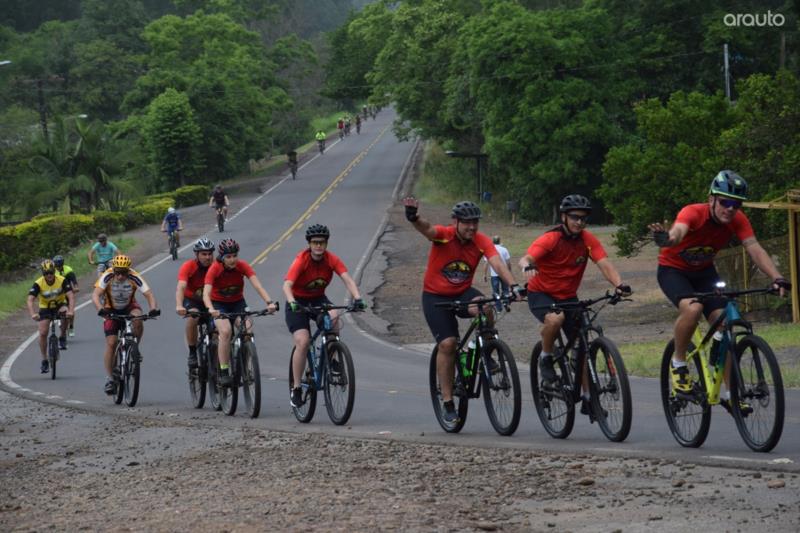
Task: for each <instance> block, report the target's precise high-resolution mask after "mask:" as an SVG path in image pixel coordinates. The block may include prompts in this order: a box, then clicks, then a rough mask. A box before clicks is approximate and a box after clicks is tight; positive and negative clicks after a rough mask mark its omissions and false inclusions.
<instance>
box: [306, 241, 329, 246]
mask: <svg viewBox="0 0 800 533" xmlns="http://www.w3.org/2000/svg"><path fill="white" fill-rule="evenodd" d="M308 243H309V244H310V245H312V246H325V245H326V244H328V241H326V240H321V241H317V240H311V241H308Z"/></svg>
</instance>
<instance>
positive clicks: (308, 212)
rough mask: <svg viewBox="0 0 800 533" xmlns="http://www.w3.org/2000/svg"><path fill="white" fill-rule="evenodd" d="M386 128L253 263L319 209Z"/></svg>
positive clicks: (382, 132) (260, 259)
mask: <svg viewBox="0 0 800 533" xmlns="http://www.w3.org/2000/svg"><path fill="white" fill-rule="evenodd" d="M388 129H389V126H386V127H385V128H383V130H381V132H380V133H379V134H378V136H377V137H376V138H375V140H374V141H372V143H370V145H369V146H367V147H366V148H365V149H364V150H363V151H362V152H361V153H360V154H358V155H357V156H356V157H355V159H353V160H352V161H350V163H349V164H348V165H347V167H345V169H344V170H342V172H341V173H340V174H339V175H338V176H336V177H335V178H334V179H333V181H332V182H331V184H330V185H328V186H327V187H326V188H325V190H324V191H322V193H321V194H320V195H319V196H318V197H317V199H316V200H314V202H313V203H312V204H311V205H310V206H309V207H308V209H306V210H305V212H303V214H302V215H300V216H299V217H298V218H297V220H295V222H294V224H292V225H291V226H289V229H287V230H286V231H285V232H283V235H281V236H280V237H278V239H277V240H276V241H275V242H273V243H272V244H270V245H269V246H267V247H266V248H265V249H264V251H262V252H261V253H260V254H258V255H257V256H256V258H255V259H253V264H256V263H257V264H261V263H263V262H264V261H266V260H267V255H269V253H270V252H271V251H273V250H277V249H278V248H279V247H280V245H281V244H283V242H285V241H287V240H289V237H291V235H292V232H294V231H295V230H296V229H297V228H299V227H301V226H302V225H303V223H304V222H305V221H306V220H308V218H309V217H310V216H311V214H312V213H313V212H314V211H316V210H317V209H319V206H320V205H321V204H322V202H324V201H325V200H327V199H328V198H329V197H330V196H331V194H332V192H333V189H335V188H336V187H337V186H338V185H339V184H340V183H341V182H342V181H343V180H344V178H345V176H347V175H348V174H349V173H350V171H351V170H352V169H353V167H355V166H356V165H357V164H358V163H360V162H361V160H362V159H364V157H365V156H366V155H367V152H369V151H370V150H371V149H372V147H373V146H375V144H376V143H377V142H378V141H379V140H380V138H381V137H383V134H384V133H386V130H388Z"/></svg>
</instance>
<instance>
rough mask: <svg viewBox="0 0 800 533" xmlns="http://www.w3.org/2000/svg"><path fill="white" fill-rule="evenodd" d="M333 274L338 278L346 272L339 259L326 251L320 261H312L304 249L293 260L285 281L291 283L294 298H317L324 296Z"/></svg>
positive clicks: (309, 251) (309, 252)
mask: <svg viewBox="0 0 800 533" xmlns="http://www.w3.org/2000/svg"><path fill="white" fill-rule="evenodd" d="M334 272H336V273H337V274H338V275H340V276H341V275H342V274H344V273H345V272H347V267H346V266H344V263H342V260H341V259H339V258H338V257H337V256H336V255H334V254H332V253H331V252H328V251H327V250H326V251H325V254H324V255H323V256H322V259H321V260H319V261H314V259H313V258H312V257H311V250H309V249H308V248H306V249H305V250H303V251H302V252H300V253H299V254H297V257H295V258H294V261H293V262H292V266H290V267H289V271H288V272H287V273H286V278H285V279H286V281H291V282H292V294H293V295H294V297H295V298H319V297H321V296H324V295H325V287H327V286H328V284H329V283H330V282H331V279H333V273H334Z"/></svg>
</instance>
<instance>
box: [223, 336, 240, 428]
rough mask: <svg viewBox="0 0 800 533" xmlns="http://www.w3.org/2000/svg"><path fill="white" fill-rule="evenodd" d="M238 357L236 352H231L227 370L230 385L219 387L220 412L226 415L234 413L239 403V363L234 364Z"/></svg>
mask: <svg viewBox="0 0 800 533" xmlns="http://www.w3.org/2000/svg"><path fill="white" fill-rule="evenodd" d="M232 351H233V350H232ZM238 357H239V356H238V354H236V353H232V354H231V366H230V368H228V372H230V373H231V384H230V386H229V387H220V388H219V403H220V405H221V406H222V412H223V413H225V414H226V415H228V416H233V415H235V414H236V407H237V406H238V405H239V365H238V364H236V359H237V358H238Z"/></svg>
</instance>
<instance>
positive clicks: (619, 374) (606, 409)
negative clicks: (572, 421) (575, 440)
mask: <svg viewBox="0 0 800 533" xmlns="http://www.w3.org/2000/svg"><path fill="white" fill-rule="evenodd" d="M589 357H590V358H591V361H592V362H593V363H594V369H595V372H596V373H597V382H596V383H594V382H593V381H592V380H589V383H590V385H589V390H590V391H591V398H592V402H591V407H592V411H593V416H594V417H595V419H596V420H597V423H598V425H599V426H600V430H601V431H602V432H603V435H605V436H606V438H607V439H608V440H610V441H612V442H622V441H624V440H625V439H626V438H627V437H628V433H630V431H631V420H632V418H633V401H632V400H631V386H630V383H629V382H628V372H627V371H626V370H625V362H624V361H623V360H622V356H621V355H620V353H619V350H618V349H617V346H616V345H615V344H614V343H613V342H611V341H610V340H609V339H606V338H605V337H598V338H596V339H594V340H593V341H592V343H591V344H590V345H589Z"/></svg>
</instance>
